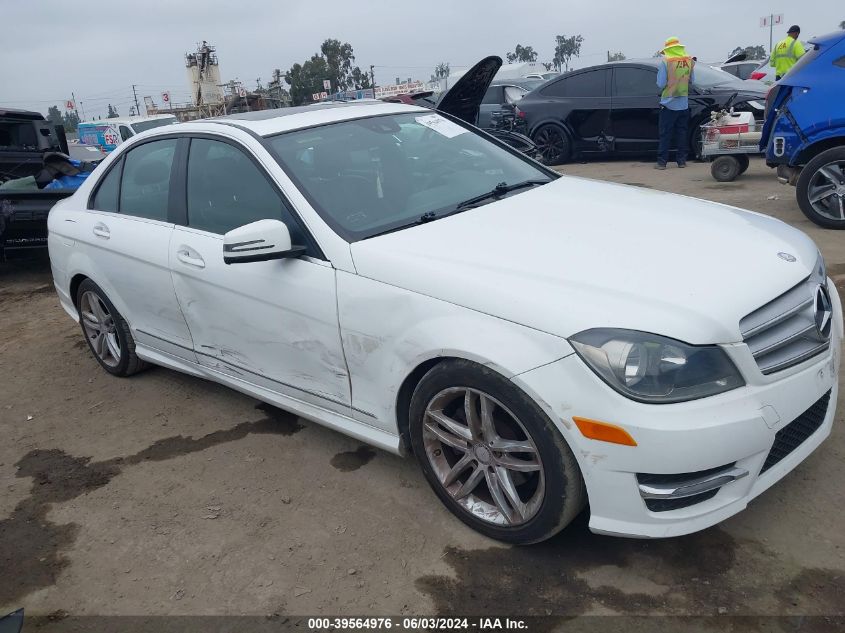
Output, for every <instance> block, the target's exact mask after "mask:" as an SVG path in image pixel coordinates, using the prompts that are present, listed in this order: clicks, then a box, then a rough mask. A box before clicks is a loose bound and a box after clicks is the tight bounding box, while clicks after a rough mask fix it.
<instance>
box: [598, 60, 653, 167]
mask: <svg viewBox="0 0 845 633" xmlns="http://www.w3.org/2000/svg"><path fill="white" fill-rule="evenodd" d="M659 95H660V88H658V87H657V71H656V70H655V69H653V68H641V67H638V66H617V67H615V68H614V69H613V90H612V92H611V101H612V104H611V111H610V120H611V130H612V132H613V137H614V138H615V139H616V151H617V152H629V153H636V154H644V153H650V152H656V151H657V143H658V141H659V139H660V134H659V131H658V120H659V117H660V96H659Z"/></svg>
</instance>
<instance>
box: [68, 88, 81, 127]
mask: <svg viewBox="0 0 845 633" xmlns="http://www.w3.org/2000/svg"><path fill="white" fill-rule="evenodd" d="M70 96H71V98H72V99H73V111H74V112H76V118H77V120H79V121H81V120H82V119H80V118H79V108H77V107H76V95H75V94H73V91H71V93H70ZM83 113H84V110H83Z"/></svg>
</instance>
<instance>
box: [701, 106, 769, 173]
mask: <svg viewBox="0 0 845 633" xmlns="http://www.w3.org/2000/svg"><path fill="white" fill-rule="evenodd" d="M762 130H763V122H762V121H754V122H753V123H749V124H748V126H747V131H744V126H734V125H730V124H727V125H726V124H725V122H724V120H723V119H718V118H714V119H713V120H711V121H710V122H709V123H705V124H704V125H702V126H701V156H702V158H704V159H705V160H708V161H710V162H711V165H710V173H711V174H712V175H713V178H715V179H716V180H718V181H719V182H731V181H732V180H734V179H735V178H736V177H737V176H739V175H740V174H741V173H743V172H744V171H745V170H746V169H748V164H749V156H751V155H753V154H762V153H763V152H762V151H761V150H760V137H761V136H762V134H761V132H762Z"/></svg>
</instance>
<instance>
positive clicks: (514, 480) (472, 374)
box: [410, 360, 586, 544]
mask: <svg viewBox="0 0 845 633" xmlns="http://www.w3.org/2000/svg"><path fill="white" fill-rule="evenodd" d="M410 432H411V446H412V448H413V451H414V454H415V455H416V458H417V461H418V462H419V464H420V466H421V468H422V470H423V473H424V475H425V477H426V479H427V480H428V483H429V485H430V486H431V488H432V489H433V490H434V492H435V494H437V496H438V497H439V498H440V500H441V501H442V502H443V503H444V505H446V507H447V508H449V510H450V511H451V512H452V513H453V514H454V515H455V516H456V517H458V518H459V519H460V520H461V521H463V522H464V523H466V524H467V525H469V526H470V527H471V528H473V529H474V530H477V531H478V532H481V533H482V534H484V535H486V536H489V537H491V538H494V539H497V540H500V541H505V542H507V543H513V544H529V543H537V542H539V541H543V540H545V539H548V538H549V537H551V536H553V535H554V534H556V533H557V532H559V531H560V530H561V529H563V528H564V527H565V526H566V525H567V524H568V523H569V522H570V521H572V519H573V518H575V516H577V515H578V513H579V512H580V511H581V510H582V509H583V507H584V505H585V501H586V490H585V488H584V482H583V478H582V477H581V471H580V469H579V468H578V464H577V462H576V460H575V457H574V455H573V454H572V451H571V450H570V449H569V446H567V444H566V442H565V441H564V440H563V437H562V436H561V435H560V433H559V432H558V430H557V429H556V428H555V427H554V425H553V424H552V422H551V420H549V418H548V417H547V416H546V414H545V413H544V412H543V411H542V410H541V409H540V408H539V407H538V406H537V404H536V403H535V402H534V401H533V400H531V398H529V397H528V396H527V395H526V394H525V393H524V392H522V391H521V390H519V389H518V388H517V387H516V386H515V385H514V384H513V383H512V382H510V381H509V380H507V379H506V378H504V377H503V376H501V375H499V374H497V373H496V372H494V371H492V370H491V369H489V368H487V367H484V366H482V365H479V364H476V363H473V362H470V361H465V360H449V361H444V362H442V363H440V364H438V365H436V366H435V367H433V368H432V369H431V370H430V371H429V372H428V373H427V374H426V375H425V376H423V378H422V380H421V381H420V383H419V385H417V388H416V389H415V391H414V394H413V396H412V398H411V406H410Z"/></svg>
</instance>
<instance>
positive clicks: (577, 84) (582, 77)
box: [541, 68, 612, 154]
mask: <svg viewBox="0 0 845 633" xmlns="http://www.w3.org/2000/svg"><path fill="white" fill-rule="evenodd" d="M609 84H610V70H608V69H607V68H594V69H591V70H585V71H576V72H574V73H572V74H569V75H566V76H565V77H561V78H560V79H559V80H557V81H555V82H554V83H552V84H549V85H547V86H546V87H545V88H543V90H542V92H541V95H542V96H543V97H546V98H548V99H549V100H550V101H551V102H553V103H554V107H553V108H552V111H553V113H554V114H553V116H554V118H555V119H556V121H557V122H559V123H562V124H563V125H564V126H565V127H566V128H567V130H569V132H570V133H571V134H572V136H573V144H574V149H575V151H576V152H577V153H583V154H605V153H608V152H609V151H611V149H612V138H611V137H610V88H609Z"/></svg>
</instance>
